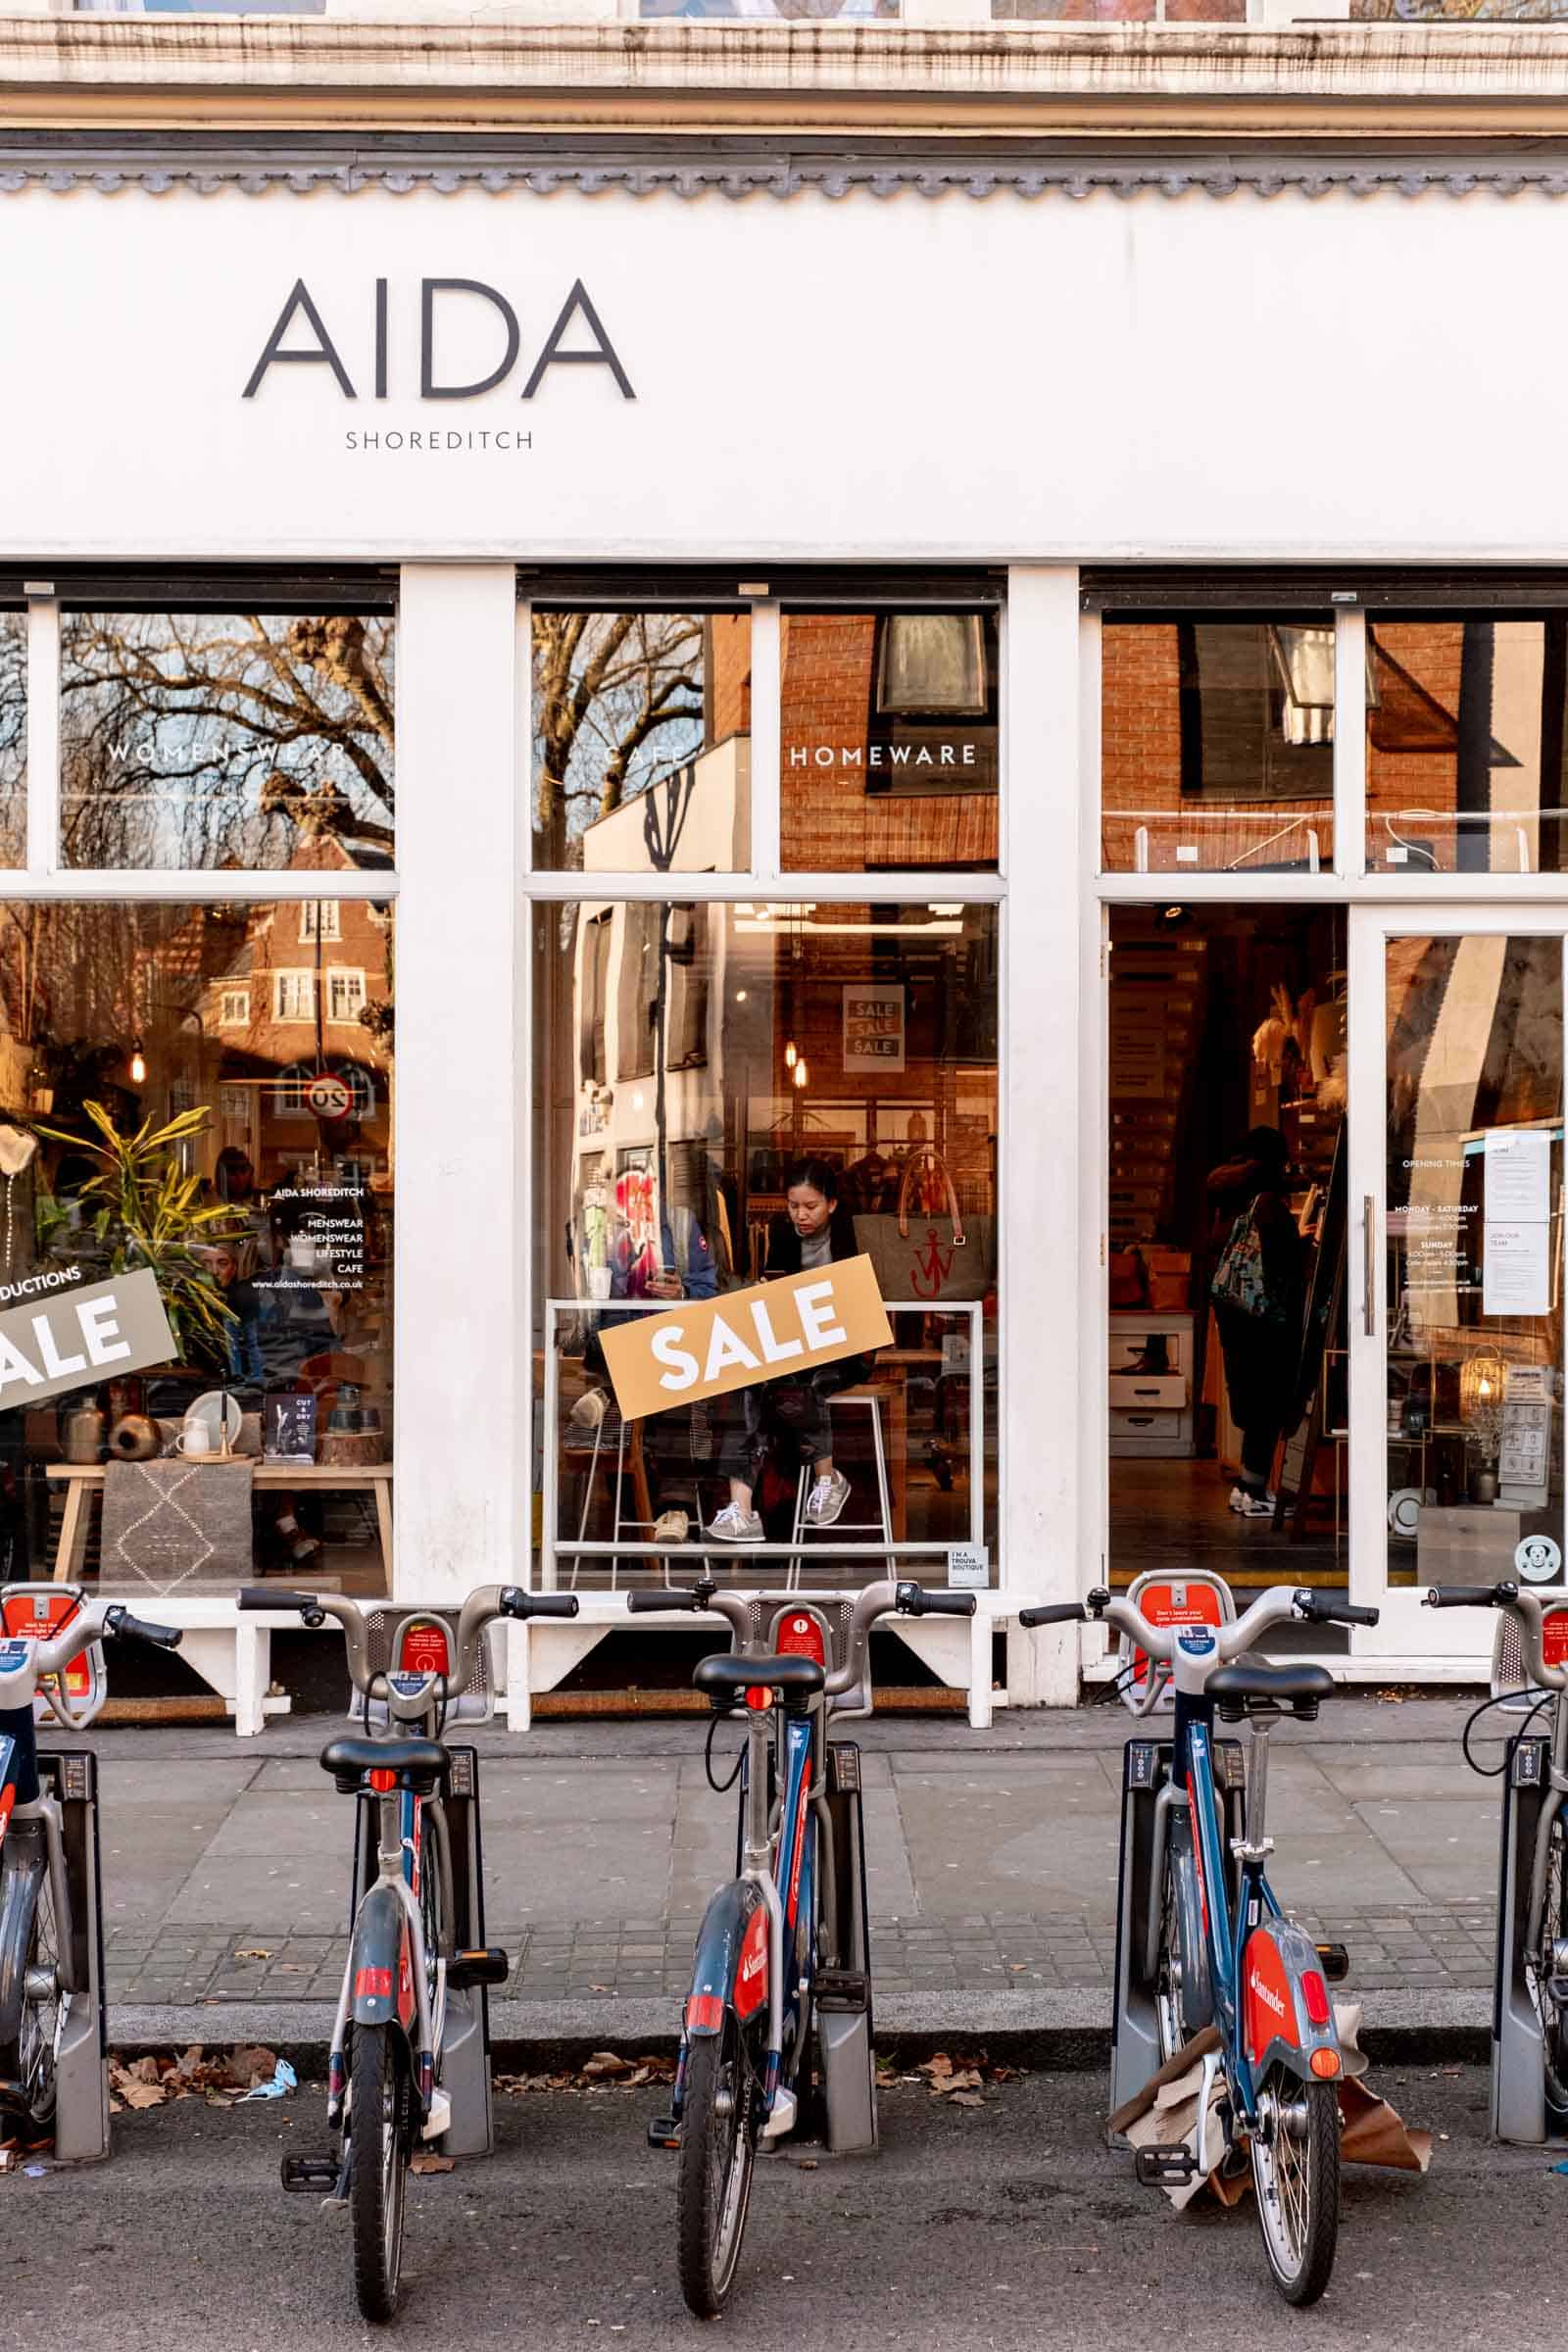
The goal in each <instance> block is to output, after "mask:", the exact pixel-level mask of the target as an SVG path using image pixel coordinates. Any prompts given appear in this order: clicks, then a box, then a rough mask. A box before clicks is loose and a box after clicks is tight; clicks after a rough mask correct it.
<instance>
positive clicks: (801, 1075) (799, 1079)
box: [795, 1061, 806, 1088]
mask: <svg viewBox="0 0 1568 2352" xmlns="http://www.w3.org/2000/svg"><path fill="white" fill-rule="evenodd" d="M795 1083H796V1085H797V1086H798V1087H803V1088H804V1086H805V1085H806V1064H805V1062H804V1061H798V1062H797V1063H796V1064H795Z"/></svg>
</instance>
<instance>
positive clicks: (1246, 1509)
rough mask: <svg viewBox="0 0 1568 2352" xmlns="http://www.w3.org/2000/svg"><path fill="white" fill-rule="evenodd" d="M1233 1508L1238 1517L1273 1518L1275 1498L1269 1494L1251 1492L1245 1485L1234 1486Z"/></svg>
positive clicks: (1232, 1494)
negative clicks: (1252, 1493)
mask: <svg viewBox="0 0 1568 2352" xmlns="http://www.w3.org/2000/svg"><path fill="white" fill-rule="evenodd" d="M1231 1509H1232V1510H1233V1511H1234V1512H1235V1513H1236V1516H1237V1517H1238V1519H1272V1518H1273V1516H1274V1498H1273V1496H1272V1495H1250V1494H1249V1493H1248V1491H1247V1489H1246V1488H1245V1487H1232V1489H1231Z"/></svg>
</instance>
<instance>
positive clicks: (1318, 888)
mask: <svg viewBox="0 0 1568 2352" xmlns="http://www.w3.org/2000/svg"><path fill="white" fill-rule="evenodd" d="M1468 568H1472V569H1473V573H1474V577H1475V579H1476V583H1477V588H1478V591H1483V590H1484V589H1485V576H1486V575H1485V567H1484V566H1483V565H1481V564H1475V565H1474V566H1472V567H1468ZM1196 570H1197V567H1195V573H1196ZM1331 601H1332V605H1333V610H1334V614H1335V649H1334V652H1335V726H1334V855H1333V858H1332V860H1328V861H1325V863H1324V865H1323V867H1322V869H1321V871H1319V872H1318V873H1316V874H1260V873H1245V872H1242V873H1214V872H1207V873H1202V872H1200V873H1188V872H1171V871H1168V870H1167V871H1165V872H1162V873H1110V872H1106V871H1105V870H1104V869H1103V867H1102V864H1101V839H1102V834H1101V765H1100V738H1101V693H1102V659H1101V656H1102V641H1101V623H1100V615H1099V613H1098V612H1086V613H1083V614H1082V615H1081V618H1080V620H1079V624H1078V674H1079V702H1080V711H1081V726H1080V731H1081V737H1082V744H1083V764H1082V775H1083V791H1082V795H1081V801H1080V810H1081V816H1080V831H1079V866H1080V872H1081V873H1082V875H1083V877H1084V881H1083V886H1082V891H1081V900H1080V910H1079V926H1080V936H1081V939H1082V942H1083V959H1082V967H1081V975H1080V985H1081V988H1082V992H1083V1004H1084V1006H1085V1009H1086V1017H1085V1019H1084V1021H1083V1023H1082V1033H1081V1039H1080V1043H1079V1048H1078V1052H1079V1064H1078V1069H1079V1085H1078V1121H1079V1132H1080V1134H1081V1135H1082V1137H1083V1138H1084V1143H1085V1149H1084V1151H1083V1152H1082V1153H1081V1154H1080V1159H1081V1167H1082V1179H1083V1197H1082V1201H1081V1202H1080V1208H1079V1217H1080V1221H1081V1231H1082V1235H1083V1238H1084V1245H1085V1246H1084V1248H1083V1250H1082V1261H1083V1267H1084V1287H1083V1292H1082V1295H1081V1299H1080V1306H1079V1331H1078V1351H1079V1363H1080V1367H1081V1377H1082V1386H1081V1392H1080V1400H1079V1408H1078V1409H1079V1485H1080V1489H1081V1495H1082V1502H1081V1511H1082V1530H1081V1536H1080V1547H1079V1559H1078V1564H1077V1573H1076V1577H1075V1578H1074V1579H1073V1580H1072V1581H1071V1582H1070V1583H1067V1584H1065V1585H1064V1586H1062V1587H1061V1589H1059V1590H1057V1591H1054V1592H1053V1593H1052V1595H1051V1597H1052V1598H1054V1599H1071V1598H1081V1597H1082V1595H1083V1594H1084V1593H1086V1592H1088V1591H1089V1590H1090V1589H1091V1588H1092V1587H1093V1586H1095V1585H1098V1584H1100V1583H1102V1582H1103V1579H1104V1575H1105V1569H1106V1563H1107V1561H1108V1559H1109V1553H1110V1480H1109V1449H1108V1437H1109V1423H1108V1415H1109V1405H1108V1400H1107V1384H1106V1370H1105V1366H1106V1351H1107V1339H1108V1331H1109V1324H1108V1317H1109V1313H1110V1298H1109V1280H1108V1271H1107V1260H1108V1235H1109V1138H1108V1133H1107V1126H1106V1099H1105V1071H1106V1067H1107V1058H1108V1054H1109V990H1108V968H1107V967H1108V956H1106V953H1105V942H1106V940H1107V939H1108V935H1109V923H1110V912H1111V909H1112V908H1113V907H1128V906H1149V905H1154V906H1160V905H1165V904H1169V903H1171V902H1173V901H1179V902H1180V903H1181V904H1182V905H1184V906H1190V907H1204V906H1214V905H1223V906H1230V907H1236V906H1245V905H1256V906H1280V905H1295V906H1299V907H1344V908H1345V909H1346V919H1347V938H1348V952H1349V953H1350V954H1351V955H1352V957H1355V956H1359V959H1360V968H1359V970H1357V969H1355V968H1352V970H1351V974H1350V1011H1349V1021H1350V1107H1351V1110H1352V1113H1353V1111H1354V1109H1355V1106H1356V1104H1357V1103H1358V1102H1362V1103H1364V1102H1365V1101H1366V1100H1367V1095H1366V1081H1365V1078H1364V1076H1363V1075H1362V1071H1361V1068H1360V1066H1359V1065H1360V1064H1361V1063H1363V1062H1364V1060H1365V1055H1366V1054H1367V1053H1369V1052H1370V1051H1371V1050H1372V1045H1371V1043H1369V1042H1368V1041H1374V1042H1375V1030H1376V1021H1377V1018H1378V1015H1379V1012H1380V1010H1381V1002H1382V1000H1381V995H1380V994H1379V995H1378V996H1377V1001H1376V1004H1375V1005H1374V1004H1373V1003H1372V1002H1371V1001H1370V999H1369V990H1370V988H1371V978H1370V975H1371V973H1372V971H1373V966H1372V965H1370V964H1369V963H1368V962H1367V960H1366V949H1365V946H1364V944H1363V945H1362V946H1360V947H1359V948H1358V947H1357V942H1358V941H1359V942H1362V943H1364V942H1365V941H1366V940H1368V939H1370V938H1373V937H1375V936H1376V925H1371V924H1370V922H1369V917H1368V916H1362V917H1360V918H1359V919H1358V917H1357V911H1356V910H1357V909H1360V908H1365V909H1369V910H1371V912H1372V913H1374V914H1377V915H1379V916H1381V915H1385V914H1387V915H1388V916H1390V917H1391V919H1392V921H1393V927H1395V928H1397V929H1400V930H1405V931H1409V930H1426V929H1428V928H1430V929H1431V930H1433V931H1434V932H1451V931H1453V930H1454V929H1456V928H1462V927H1468V928H1471V929H1474V928H1476V927H1477V925H1478V923H1479V922H1480V921H1481V919H1482V918H1483V917H1484V916H1485V914H1486V912H1487V910H1488V909H1493V910H1495V913H1496V919H1497V921H1498V923H1499V925H1503V926H1505V925H1506V924H1508V923H1509V922H1512V921H1517V922H1518V923H1519V924H1520V925H1521V927H1523V928H1526V929H1528V928H1529V925H1530V920H1531V916H1532V914H1533V915H1534V917H1535V919H1536V921H1537V923H1538V924H1543V923H1546V922H1548V921H1549V912H1548V910H1550V909H1552V908H1558V909H1568V874H1551V873H1548V874H1521V873H1511V874H1509V873H1486V874H1470V873H1458V872H1455V873H1446V874H1437V875H1433V876H1432V877H1431V878H1430V879H1422V878H1419V877H1417V876H1416V875H1414V874H1413V873H1409V872H1399V871H1391V870H1390V869H1388V868H1383V869H1381V870H1380V869H1379V868H1377V867H1376V866H1371V867H1369V866H1368V863H1367V858H1366V822H1367V799H1366V632H1367V611H1366V608H1365V607H1364V606H1363V605H1362V604H1361V603H1360V602H1359V601H1358V599H1357V598H1356V597H1355V596H1354V594H1353V576H1352V577H1351V578H1348V580H1347V583H1346V587H1345V589H1344V591H1343V592H1341V593H1336V594H1335V595H1334V596H1333V597H1332V600H1331ZM1411 603H1412V606H1413V603H1414V600H1413V599H1412V600H1411ZM1478 606H1479V609H1481V610H1492V607H1491V606H1490V604H1481V603H1480V599H1479V597H1478ZM1183 609H1184V608H1183V607H1182V605H1181V601H1180V587H1179V584H1173V587H1172V592H1171V610H1172V612H1173V613H1174V612H1179V611H1182V610H1183ZM1191 609H1192V608H1190V607H1189V608H1186V610H1191ZM1464 610H1465V608H1464V607H1463V605H1462V604H1458V603H1455V604H1454V605H1453V611H1454V613H1455V617H1458V616H1459V614H1460V613H1462V612H1463V611H1464ZM1389 616H1390V617H1391V618H1394V617H1397V613H1390V615H1389ZM1496 616H1497V617H1498V618H1502V617H1505V610H1504V609H1503V608H1497V611H1496ZM1148 617H1149V618H1151V619H1152V618H1154V617H1155V615H1154V614H1153V613H1152V612H1151V613H1149V614H1148ZM1020 887H1021V885H1020ZM1461 916H1462V917H1463V918H1464V919H1463V922H1460V921H1459V920H1457V919H1456V918H1458V917H1461ZM1387 927H1388V926H1387V925H1386V926H1385V928H1387ZM1358 1000H1360V1001H1359V1002H1358ZM1366 1123H1367V1122H1366V1117H1365V1113H1364V1112H1363V1113H1362V1116H1361V1120H1360V1125H1361V1126H1362V1127H1363V1128H1364V1127H1365V1126H1366ZM1380 1133H1381V1130H1379V1134H1380ZM1377 1141H1378V1137H1377V1136H1369V1135H1368V1134H1365V1133H1363V1134H1361V1135H1359V1136H1358V1135H1357V1134H1356V1132H1355V1123H1354V1121H1353V1119H1352V1130H1351V1139H1350V1147H1349V1149H1350V1154H1351V1160H1350V1193H1351V1201H1350V1218H1351V1228H1350V1248H1349V1260H1348V1262H1349V1264H1350V1268H1351V1274H1350V1283H1349V1289H1350V1291H1351V1293H1352V1300H1353V1302H1354V1303H1356V1305H1357V1306H1358V1302H1359V1299H1360V1289H1361V1276H1360V1272H1359V1267H1360V1255H1359V1250H1360V1234H1361V1214H1362V1211H1361V1197H1362V1194H1363V1193H1364V1192H1366V1191H1368V1190H1371V1189H1374V1188H1372V1187H1371V1186H1369V1185H1368V1184H1367V1183H1366V1182H1365V1179H1364V1170H1365V1167H1366V1165H1367V1164H1368V1162H1367V1153H1368V1152H1369V1151H1371V1150H1373V1148H1374V1146H1375V1144H1376V1143H1377ZM1097 1238H1098V1248H1097V1247H1096V1246H1095V1243H1096V1240H1097ZM1367 1362H1368V1358H1367V1353H1366V1351H1365V1350H1364V1349H1356V1348H1352V1349H1351V1355H1350V1364H1349V1389H1350V1406H1349V1410H1350V1429H1351V1432H1352V1445H1353V1444H1354V1443H1355V1433H1357V1432H1360V1433H1363V1434H1362V1436H1361V1441H1360V1442H1361V1444H1362V1446H1363V1447H1364V1446H1365V1443H1366V1438H1365V1435H1364V1433H1365V1432H1367V1431H1369V1430H1375V1429H1376V1427H1377V1426H1378V1422H1377V1414H1378V1409H1379V1407H1378V1405H1377V1403H1376V1401H1375V1400H1372V1399H1370V1398H1369V1397H1368V1396H1367V1394H1366V1384H1367V1381H1368V1377H1369V1375H1368V1371H1367ZM1379 1467H1380V1469H1381V1464H1380V1465H1379ZM1349 1491H1350V1495H1351V1498H1352V1499H1351V1509H1350V1513H1349V1529H1348V1545H1349V1549H1348V1558H1347V1569H1348V1576H1349V1578H1350V1580H1351V1590H1352V1592H1354V1593H1357V1594H1362V1593H1364V1592H1365V1590H1366V1588H1365V1584H1364V1579H1365V1576H1366V1573H1367V1566H1368V1561H1367V1560H1366V1559H1363V1557H1362V1554H1363V1553H1368V1552H1369V1547H1370V1546H1371V1545H1372V1544H1378V1545H1379V1546H1381V1526H1380V1523H1377V1521H1376V1513H1375V1511H1374V1503H1373V1500H1370V1499H1368V1498H1369V1497H1373V1496H1374V1493H1375V1491H1374V1487H1373V1484H1372V1480H1371V1477H1370V1474H1369V1473H1368V1472H1367V1471H1366V1470H1365V1468H1364V1466H1362V1467H1360V1468H1359V1469H1358V1467H1357V1465H1356V1464H1355V1463H1354V1462H1353V1461H1352V1463H1351V1466H1350V1472H1349ZM1357 1496H1360V1497H1361V1500H1360V1501H1359V1502H1357V1501H1356V1500H1355V1497H1357ZM1378 1507H1379V1508H1381V1505H1379V1506H1378ZM1378 1556H1379V1557H1381V1549H1380V1550H1379V1555H1378ZM1374 1642H1375V1637H1373V1636H1371V1635H1369V1634H1363V1632H1362V1629H1360V1628H1352V1629H1351V1630H1350V1647H1349V1651H1348V1655H1347V1653H1346V1652H1345V1651H1344V1650H1335V1651H1333V1652H1329V1651H1325V1652H1324V1653H1323V1659H1322V1662H1323V1663H1324V1664H1325V1665H1327V1666H1328V1667H1329V1668H1330V1669H1331V1670H1332V1671H1333V1672H1334V1673H1335V1674H1336V1675H1338V1676H1340V1677H1341V1678H1342V1679H1343V1680H1345V1681H1348V1682H1385V1681H1387V1679H1388V1677H1389V1675H1390V1673H1391V1671H1392V1670H1393V1669H1392V1662H1391V1660H1390V1658H1389V1656H1388V1654H1387V1650H1386V1649H1385V1650H1384V1651H1383V1652H1381V1653H1380V1652H1378V1651H1377V1649H1376V1648H1375V1647H1374ZM1078 1646H1079V1648H1080V1652H1081V1657H1082V1662H1083V1666H1084V1669H1085V1671H1086V1673H1088V1674H1089V1675H1091V1676H1093V1677H1096V1678H1097V1679H1099V1678H1103V1677H1105V1676H1108V1674H1109V1673H1110V1672H1111V1671H1112V1663H1113V1662H1112V1658H1111V1649H1112V1647H1113V1644H1112V1643H1111V1642H1109V1640H1108V1638H1107V1636H1106V1634H1105V1633H1104V1632H1103V1630H1101V1629H1100V1628H1099V1627H1094V1626H1090V1627H1086V1628H1084V1630H1083V1632H1082V1634H1081V1636H1080V1637H1079V1643H1078ZM1405 1663H1406V1664H1407V1665H1408V1666H1409V1669H1410V1671H1411V1672H1413V1673H1419V1674H1420V1675H1422V1677H1423V1678H1424V1679H1429V1680H1442V1679H1463V1674H1464V1673H1465V1672H1469V1673H1473V1671H1474V1669H1473V1666H1467V1667H1465V1668H1463V1669H1457V1668H1456V1669H1455V1670H1454V1675H1453V1676H1446V1673H1445V1669H1444V1667H1443V1664H1442V1661H1441V1660H1440V1659H1434V1658H1421V1659H1415V1658H1411V1659H1408V1660H1406V1661H1405Z"/></svg>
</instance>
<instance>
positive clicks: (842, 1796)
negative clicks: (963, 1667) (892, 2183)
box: [816, 1740, 877, 2156]
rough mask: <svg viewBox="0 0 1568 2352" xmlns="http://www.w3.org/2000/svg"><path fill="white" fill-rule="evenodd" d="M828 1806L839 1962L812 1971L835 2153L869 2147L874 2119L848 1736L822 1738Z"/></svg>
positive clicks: (859, 1844) (866, 1957) (858, 1825)
mask: <svg viewBox="0 0 1568 2352" xmlns="http://www.w3.org/2000/svg"><path fill="white" fill-rule="evenodd" d="M827 1805H828V1811H829V1813H830V1815H831V1816H832V1821H833V1845H834V1851H835V1853H836V1855H837V1856H838V1863H839V1878H838V1883H837V1886H836V1888H835V1898H836V1908H837V1911H838V1918H837V1920H836V1921H835V1923H834V1925H835V1930H836V1935H837V1948H838V1950H839V1952H840V1953H841V1954H842V1965H841V1966H840V1967H838V1968H836V1969H822V1970H820V1971H819V1972H818V1975H817V1988H816V2038H817V2047H818V2049H819V2051H820V2053H821V2059H822V2098H823V2104H824V2106H825V2107H826V2109H827V2144H828V2148H829V2150H830V2152H831V2153H832V2154H833V2155H835V2156H854V2155H863V2154H865V2153H866V2152H867V2151H869V2150H870V2149H873V2148H874V2147H875V2146H876V2144H877V2123H876V2060H875V2056H874V2054H873V2052H872V2047H871V1973H870V1971H871V1953H870V1943H869V1936H868V1932H867V1927H866V1896H865V1830H864V1823H863V1819H862V1815H861V1807H860V1751H859V1748H858V1746H857V1745H856V1744H855V1742H854V1741H853V1740H831V1741H830V1742H829V1743H828V1748H827Z"/></svg>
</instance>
